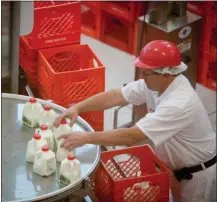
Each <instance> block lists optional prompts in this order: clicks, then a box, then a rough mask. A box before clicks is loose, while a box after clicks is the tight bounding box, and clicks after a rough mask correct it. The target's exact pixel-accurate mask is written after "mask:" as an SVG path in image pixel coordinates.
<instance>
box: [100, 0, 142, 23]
mask: <svg viewBox="0 0 217 202" xmlns="http://www.w3.org/2000/svg"><path fill="white" fill-rule="evenodd" d="M143 4H144V3H143V2H132V1H122V2H118V1H111V2H102V9H103V10H104V11H106V12H108V13H110V14H112V15H114V16H116V17H118V18H120V19H125V20H127V21H129V22H135V21H136V20H137V18H138V17H139V15H142V13H141V12H143V10H141V7H142V6H143ZM143 14H144V13H143Z"/></svg>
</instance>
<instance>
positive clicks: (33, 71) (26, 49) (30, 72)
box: [19, 36, 38, 88]
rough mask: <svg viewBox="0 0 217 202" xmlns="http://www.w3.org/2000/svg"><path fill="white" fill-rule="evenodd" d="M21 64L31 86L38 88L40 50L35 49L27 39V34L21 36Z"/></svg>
mask: <svg viewBox="0 0 217 202" xmlns="http://www.w3.org/2000/svg"><path fill="white" fill-rule="evenodd" d="M19 42H20V48H19V64H20V66H21V67H22V69H23V70H24V72H25V73H26V76H27V83H28V85H29V86H30V88H37V85H38V79H37V61H38V51H37V50H33V49H32V48H31V47H30V45H29V44H28V41H27V36H24V37H20V40H19Z"/></svg>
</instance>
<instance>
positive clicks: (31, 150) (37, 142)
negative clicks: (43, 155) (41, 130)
mask: <svg viewBox="0 0 217 202" xmlns="http://www.w3.org/2000/svg"><path fill="white" fill-rule="evenodd" d="M45 145H47V141H46V140H45V139H43V138H41V135H40V134H34V136H33V138H32V140H30V141H29V142H28V145H27V150H26V161H27V162H29V163H33V162H34V158H35V154H36V152H37V151H39V150H41V148H42V147H43V146H45Z"/></svg>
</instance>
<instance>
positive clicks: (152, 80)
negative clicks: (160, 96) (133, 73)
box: [140, 69, 164, 91]
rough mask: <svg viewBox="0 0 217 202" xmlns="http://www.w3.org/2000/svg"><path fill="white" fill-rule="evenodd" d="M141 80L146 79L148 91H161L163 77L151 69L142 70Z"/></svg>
mask: <svg viewBox="0 0 217 202" xmlns="http://www.w3.org/2000/svg"><path fill="white" fill-rule="evenodd" d="M140 71H141V75H140V78H141V79H144V81H145V83H146V85H147V87H148V89H150V90H152V91H159V90H160V89H161V86H162V82H163V78H164V77H163V75H161V74H158V73H155V72H153V71H152V70H151V69H140Z"/></svg>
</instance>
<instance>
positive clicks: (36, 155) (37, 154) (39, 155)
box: [35, 151, 42, 159]
mask: <svg viewBox="0 0 217 202" xmlns="http://www.w3.org/2000/svg"><path fill="white" fill-rule="evenodd" d="M41 154H42V151H39V152H36V154H35V159H39V158H40V157H41Z"/></svg>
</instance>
